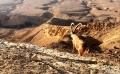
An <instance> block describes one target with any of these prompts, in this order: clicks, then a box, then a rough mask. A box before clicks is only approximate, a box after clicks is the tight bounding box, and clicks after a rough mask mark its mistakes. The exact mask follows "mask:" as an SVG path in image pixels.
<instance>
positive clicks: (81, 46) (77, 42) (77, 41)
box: [70, 23, 88, 56]
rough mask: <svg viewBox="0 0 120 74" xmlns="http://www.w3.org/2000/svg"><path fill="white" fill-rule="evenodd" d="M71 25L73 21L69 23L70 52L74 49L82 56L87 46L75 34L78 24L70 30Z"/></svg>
mask: <svg viewBox="0 0 120 74" xmlns="http://www.w3.org/2000/svg"><path fill="white" fill-rule="evenodd" d="M73 25H74V23H71V25H70V30H71V38H72V44H73V50H72V52H74V50H75V49H76V50H77V51H78V54H79V55H80V56H82V55H83V54H84V53H85V52H86V51H88V48H87V45H86V43H85V42H84V41H83V40H82V39H80V38H79V37H78V36H77V35H76V34H75V30H76V28H77V27H78V26H79V25H80V24H78V25H77V26H75V28H74V30H72V26H73Z"/></svg>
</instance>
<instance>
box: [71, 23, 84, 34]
mask: <svg viewBox="0 0 120 74" xmlns="http://www.w3.org/2000/svg"><path fill="white" fill-rule="evenodd" d="M78 26H82V23H78V25H76V26H75V28H74V30H73V33H74V32H75V30H76V29H77V27H78Z"/></svg>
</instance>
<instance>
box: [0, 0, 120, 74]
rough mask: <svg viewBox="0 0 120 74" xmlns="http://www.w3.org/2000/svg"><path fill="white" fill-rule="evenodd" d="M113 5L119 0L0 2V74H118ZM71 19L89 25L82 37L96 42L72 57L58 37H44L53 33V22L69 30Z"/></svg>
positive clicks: (118, 19)
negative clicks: (91, 27) (97, 42)
mask: <svg viewBox="0 0 120 74" xmlns="http://www.w3.org/2000/svg"><path fill="white" fill-rule="evenodd" d="M119 7H120V6H119V0H100V1H99V0H72V1H70V0H4V1H3V0H0V73H2V74H14V73H15V74H16V73H18V74H36V73H40V74H41V73H42V74H119V73H120V33H119V32H120V15H119V14H120V10H119ZM94 20H99V22H105V23H106V24H105V25H106V27H105V26H103V24H102V23H101V24H99V23H97V24H96V25H95V23H96V22H95V21H94ZM71 22H74V23H75V24H77V23H82V24H83V25H87V24H89V23H92V25H94V27H93V29H89V28H90V27H88V29H87V32H88V33H87V35H89V36H91V37H92V38H93V39H96V40H98V41H100V42H101V44H99V45H96V46H92V47H91V48H90V52H89V53H88V54H86V55H83V56H78V55H77V52H75V53H71V51H72V45H71V44H66V43H61V42H59V38H60V37H59V35H55V36H52V35H51V36H49V35H48V33H51V34H55V33H56V32H58V30H59V29H58V27H56V26H60V27H62V30H69V27H70V26H69V25H70V23H71ZM51 25H52V29H51V31H49V32H48V33H47V32H46V31H47V27H50V26H51ZM89 25H90V24H89ZM62 30H61V31H60V33H61V32H62ZM62 33H63V32H62ZM5 40H7V41H5ZM89 40H90V41H89ZM8 41H9V42H8ZM12 42H15V43H12ZM23 42H24V43H23ZM25 42H26V43H25ZM92 42H93V43H94V41H93V40H91V39H88V43H92ZM32 44H33V45H32ZM37 45H38V46H37ZM98 49H100V51H101V52H99V50H98Z"/></svg>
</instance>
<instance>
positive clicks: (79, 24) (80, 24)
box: [70, 23, 82, 34]
mask: <svg viewBox="0 0 120 74" xmlns="http://www.w3.org/2000/svg"><path fill="white" fill-rule="evenodd" d="M73 25H74V23H71V25H70V30H71V34H75V31H76V29H77V28H78V26H82V23H78V25H76V26H75V28H74V29H73V30H72V26H73Z"/></svg>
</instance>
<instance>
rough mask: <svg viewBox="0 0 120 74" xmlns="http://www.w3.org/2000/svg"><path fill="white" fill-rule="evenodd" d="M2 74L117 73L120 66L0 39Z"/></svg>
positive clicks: (104, 60)
mask: <svg viewBox="0 0 120 74" xmlns="http://www.w3.org/2000/svg"><path fill="white" fill-rule="evenodd" d="M0 73H2V74H14V73H18V74H36V73H41V74H55V73H57V74H119V73H120V63H116V62H112V61H110V60H109V61H107V60H106V59H98V58H96V57H88V56H87V57H85V56H78V55H77V54H71V53H68V52H60V51H57V50H51V49H47V48H45V47H39V46H36V45H32V44H29V43H12V42H7V41H4V40H2V39H0Z"/></svg>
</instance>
